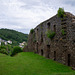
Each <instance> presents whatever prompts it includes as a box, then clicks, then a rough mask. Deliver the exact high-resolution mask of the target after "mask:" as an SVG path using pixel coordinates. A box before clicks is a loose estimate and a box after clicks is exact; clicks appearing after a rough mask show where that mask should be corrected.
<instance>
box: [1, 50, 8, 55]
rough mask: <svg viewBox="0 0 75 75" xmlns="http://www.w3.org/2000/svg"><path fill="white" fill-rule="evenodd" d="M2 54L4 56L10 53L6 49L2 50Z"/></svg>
mask: <svg viewBox="0 0 75 75" xmlns="http://www.w3.org/2000/svg"><path fill="white" fill-rule="evenodd" d="M0 53H3V54H6V55H8V52H7V50H6V49H1V50H0Z"/></svg>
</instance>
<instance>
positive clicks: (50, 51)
mask: <svg viewBox="0 0 75 75" xmlns="http://www.w3.org/2000/svg"><path fill="white" fill-rule="evenodd" d="M65 15H66V17H64V18H63V19H61V18H59V17H58V16H57V15H55V16H53V17H52V18H50V19H48V20H46V21H44V22H42V23H41V24H39V25H38V26H37V27H36V28H35V29H34V32H33V33H30V34H29V39H28V45H27V47H25V49H24V51H25V52H35V53H38V54H39V55H42V56H44V57H46V58H49V59H52V60H55V61H58V62H60V63H62V64H65V65H68V66H72V67H75V16H74V15H72V14H71V13H69V12H66V13H65ZM48 30H51V31H54V32H55V36H54V37H53V38H52V39H50V38H48V37H47V34H46V32H47V31H48Z"/></svg>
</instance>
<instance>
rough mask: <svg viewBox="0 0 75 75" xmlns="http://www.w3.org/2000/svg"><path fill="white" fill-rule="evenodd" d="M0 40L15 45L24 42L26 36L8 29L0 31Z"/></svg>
mask: <svg viewBox="0 0 75 75" xmlns="http://www.w3.org/2000/svg"><path fill="white" fill-rule="evenodd" d="M0 38H2V39H3V40H6V41H8V40H11V41H13V44H14V45H17V44H18V43H20V42H23V41H26V42H27V39H28V34H24V33H21V32H18V31H15V30H10V29H0Z"/></svg>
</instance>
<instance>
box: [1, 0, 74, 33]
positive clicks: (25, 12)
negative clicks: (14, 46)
mask: <svg viewBox="0 0 75 75" xmlns="http://www.w3.org/2000/svg"><path fill="white" fill-rule="evenodd" d="M59 7H64V8H65V11H70V12H71V13H73V14H75V9H74V8H75V5H74V0H31V1H29V0H0V28H9V29H15V30H18V31H20V32H23V33H29V30H30V29H31V28H34V27H36V26H37V25H38V24H39V23H40V22H42V21H44V20H46V19H48V18H50V17H52V16H53V15H55V14H56V13H57V10H58V8H59Z"/></svg>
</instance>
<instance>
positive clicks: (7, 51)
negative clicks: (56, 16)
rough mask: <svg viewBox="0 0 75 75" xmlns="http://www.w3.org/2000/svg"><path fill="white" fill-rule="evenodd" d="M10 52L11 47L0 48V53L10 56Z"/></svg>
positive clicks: (3, 46) (2, 46)
mask: <svg viewBox="0 0 75 75" xmlns="http://www.w3.org/2000/svg"><path fill="white" fill-rule="evenodd" d="M12 50H13V46H11V45H9V44H8V45H1V46H0V53H3V54H7V55H11V52H12Z"/></svg>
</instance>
